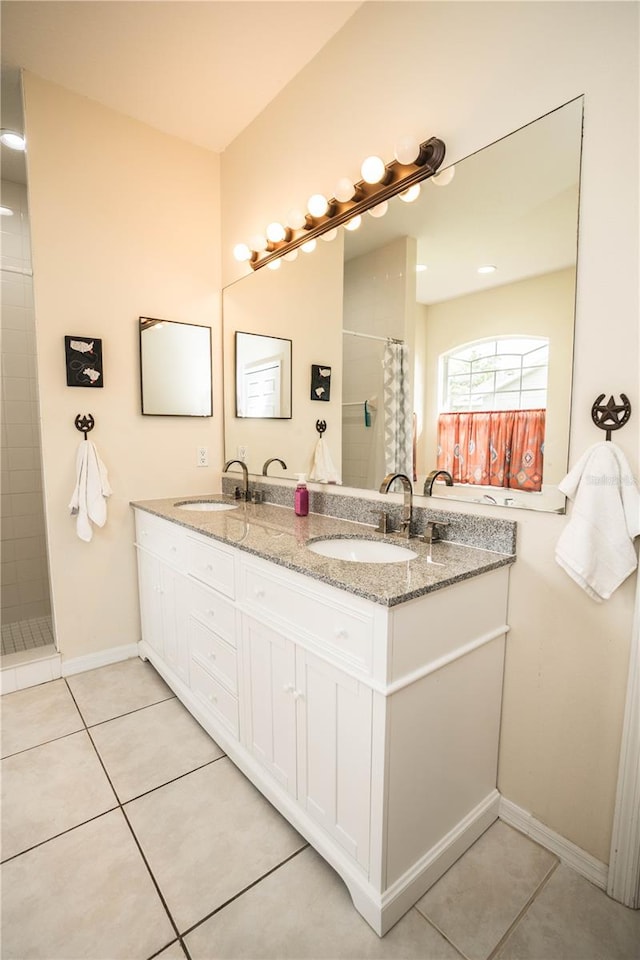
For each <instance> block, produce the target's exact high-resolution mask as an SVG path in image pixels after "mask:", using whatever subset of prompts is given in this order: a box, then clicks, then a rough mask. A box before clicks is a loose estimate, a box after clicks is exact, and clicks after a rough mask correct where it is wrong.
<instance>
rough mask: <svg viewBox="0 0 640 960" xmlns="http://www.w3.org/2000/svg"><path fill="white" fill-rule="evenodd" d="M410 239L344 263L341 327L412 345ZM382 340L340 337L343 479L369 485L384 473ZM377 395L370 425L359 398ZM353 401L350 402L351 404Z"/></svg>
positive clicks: (350, 483) (352, 484)
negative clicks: (341, 338) (375, 407)
mask: <svg viewBox="0 0 640 960" xmlns="http://www.w3.org/2000/svg"><path fill="white" fill-rule="evenodd" d="M415 259H416V255H415V241H413V240H411V239H410V238H408V237H401V238H400V239H399V240H395V241H393V242H392V243H389V244H387V245H386V246H384V247H379V248H378V249H377V250H373V251H371V252H370V253H368V254H365V255H363V256H360V257H354V258H353V259H351V260H348V261H347V262H346V263H345V270H344V306H343V326H344V328H345V330H355V331H358V332H360V333H363V332H366V333H370V334H374V335H375V336H378V337H393V338H395V339H397V340H405V341H407V342H409V345H410V346H411V344H412V341H413V336H414V325H415V316H414V312H415ZM383 356H384V343H383V342H381V341H378V340H368V339H365V338H363V337H350V336H348V335H345V336H344V337H343V381H342V401H343V406H342V482H343V483H344V484H345V485H346V486H349V487H363V488H366V489H373V488H375V487H377V486H379V485H380V482H381V481H382V478H383V477H384V475H385V473H386V472H387V471H386V469H385V460H384V413H383V378H382V358H383ZM372 397H376V398H377V410H374V411H373V412H372V414H371V426H370V427H367V426H366V425H365V419H364V401H365V400H369V399H371V398H372ZM352 404H355V406H353V405H352Z"/></svg>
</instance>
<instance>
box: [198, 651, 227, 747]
mask: <svg viewBox="0 0 640 960" xmlns="http://www.w3.org/2000/svg"><path fill="white" fill-rule="evenodd" d="M191 690H192V692H193V693H194V694H195V696H196V698H197V699H198V700H199V701H200V703H201V704H202V705H203V707H205V708H206V710H207V711H209V712H210V713H213V714H215V716H216V718H217V719H218V720H219V721H220V722H221V723H223V724H224V726H225V727H227V729H228V730H230V731H231V733H232V734H233V735H234V737H237V736H238V701H237V700H236V698H235V697H234V696H233V695H232V694H230V693H229V692H228V690H225V688H224V687H223V686H222V684H221V683H218V681H217V680H215V679H214V678H213V677H212V676H211V674H210V673H207V671H206V670H204V669H203V668H202V667H201V666H200V664H199V663H198V661H197V660H193V659H192V660H191Z"/></svg>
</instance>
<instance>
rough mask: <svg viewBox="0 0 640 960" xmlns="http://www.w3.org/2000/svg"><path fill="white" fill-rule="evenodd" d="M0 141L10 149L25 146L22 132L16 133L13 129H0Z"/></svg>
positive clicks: (20, 148)
mask: <svg viewBox="0 0 640 960" xmlns="http://www.w3.org/2000/svg"><path fill="white" fill-rule="evenodd" d="M0 143H3V144H4V146H5V147H10V148H11V149H12V150H24V148H25V140H24V137H23V136H22V134H20V133H16V131H15V130H4V129H3V130H0Z"/></svg>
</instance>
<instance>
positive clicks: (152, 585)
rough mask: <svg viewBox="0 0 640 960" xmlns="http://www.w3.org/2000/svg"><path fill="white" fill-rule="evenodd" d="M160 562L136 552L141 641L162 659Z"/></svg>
mask: <svg viewBox="0 0 640 960" xmlns="http://www.w3.org/2000/svg"><path fill="white" fill-rule="evenodd" d="M160 567H161V564H160V561H159V560H158V558H157V557H154V556H153V555H152V554H150V553H145V551H144V550H138V583H139V589H140V624H141V628H142V639H143V640H144V641H145V642H146V643H148V644H149V646H150V647H152V648H153V649H154V650H155V651H156V653H158V654H159V655H160V656H161V657H164V642H163V628H162V619H163V615H162V595H161V589H162V586H161V572H160Z"/></svg>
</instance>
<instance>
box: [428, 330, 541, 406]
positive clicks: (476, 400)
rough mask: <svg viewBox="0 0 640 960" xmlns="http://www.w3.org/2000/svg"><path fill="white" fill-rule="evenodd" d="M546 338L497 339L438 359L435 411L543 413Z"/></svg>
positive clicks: (478, 342) (456, 349)
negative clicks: (537, 411) (438, 386)
mask: <svg viewBox="0 0 640 960" xmlns="http://www.w3.org/2000/svg"><path fill="white" fill-rule="evenodd" d="M548 363H549V340H548V339H547V337H513V336H509V337H497V338H495V339H493V340H475V341H473V342H472V343H463V344H461V345H460V346H457V347H454V349H453V350H449V351H448V352H447V353H443V354H442V355H441V357H440V365H439V366H440V403H439V405H440V412H441V413H458V412H463V411H467V412H471V411H474V410H527V409H532V408H537V409H544V408H546V405H547V369H548Z"/></svg>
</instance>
